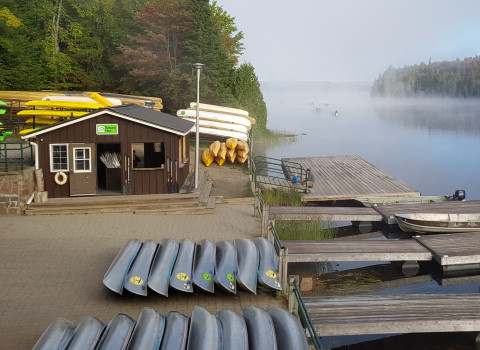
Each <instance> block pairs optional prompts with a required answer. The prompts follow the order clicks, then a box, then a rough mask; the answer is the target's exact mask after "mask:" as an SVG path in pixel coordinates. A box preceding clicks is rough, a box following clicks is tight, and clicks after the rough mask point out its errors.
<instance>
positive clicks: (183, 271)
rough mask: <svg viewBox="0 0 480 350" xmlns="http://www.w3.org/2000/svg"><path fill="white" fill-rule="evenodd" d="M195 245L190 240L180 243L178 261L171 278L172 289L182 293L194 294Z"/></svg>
mask: <svg viewBox="0 0 480 350" xmlns="http://www.w3.org/2000/svg"><path fill="white" fill-rule="evenodd" d="M194 251H195V243H194V242H192V241H191V240H189V239H184V240H182V241H181V242H180V248H179V249H178V255H177V260H176V261H175V265H174V266H173V270H172V276H170V287H172V288H175V289H177V290H180V291H182V292H187V293H193V286H192V268H193V254H194Z"/></svg>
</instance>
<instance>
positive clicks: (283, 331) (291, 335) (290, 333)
mask: <svg viewBox="0 0 480 350" xmlns="http://www.w3.org/2000/svg"><path fill="white" fill-rule="evenodd" d="M267 312H268V314H269V315H270V317H271V318H272V322H273V326H274V327H275V334H276V337H277V345H278V350H308V343H307V338H306V336H305V331H304V330H303V328H302V325H301V324H300V321H299V320H298V319H297V318H296V317H295V316H293V315H292V314H291V313H289V312H288V311H286V310H284V309H282V308H279V307H269V308H267Z"/></svg>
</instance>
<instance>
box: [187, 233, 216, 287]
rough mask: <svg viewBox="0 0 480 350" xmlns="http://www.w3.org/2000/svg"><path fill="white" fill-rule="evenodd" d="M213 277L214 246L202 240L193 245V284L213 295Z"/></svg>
mask: <svg viewBox="0 0 480 350" xmlns="http://www.w3.org/2000/svg"><path fill="white" fill-rule="evenodd" d="M214 277H215V245H214V244H213V243H212V242H210V241H208V240H206V239H205V240H202V241H200V242H197V244H196V245H195V256H194V262H193V278H192V281H193V284H194V285H196V286H197V287H199V288H201V289H203V290H205V291H207V292H210V293H213V292H214V281H213V279H214Z"/></svg>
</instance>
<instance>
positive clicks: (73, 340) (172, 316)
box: [33, 306, 308, 350]
mask: <svg viewBox="0 0 480 350" xmlns="http://www.w3.org/2000/svg"><path fill="white" fill-rule="evenodd" d="M47 349H58V350H79V349H96V350H107V349H108V350H111V349H128V350H133V349H142V350H150V349H152V350H154V349H155V350H157V349H159V350H173V349H175V350H184V349H186V350H220V349H222V350H248V349H250V350H257V349H258V350H276V349H278V350H283V349H288V350H307V349H308V343H307V339H306V337H305V332H304V330H303V328H302V326H301V324H300V322H299V321H298V319H297V318H296V317H294V316H293V315H292V314H290V313H289V312H287V311H286V310H283V309H281V308H278V307H269V308H267V310H263V309H261V308H258V307H255V306H247V307H245V308H244V309H243V313H242V314H239V313H236V312H234V311H231V310H220V311H219V312H218V313H217V315H216V316H215V315H213V314H211V313H210V312H208V311H207V310H205V309H203V308H201V307H199V306H195V308H194V310H193V312H192V316H191V317H187V316H185V315H183V314H181V313H179V312H169V313H168V314H167V315H166V316H163V315H161V314H160V313H158V312H157V311H155V310H153V309H150V308H145V309H143V311H142V312H141V313H140V316H139V317H138V320H137V321H135V320H133V319H132V318H130V317H129V316H128V315H125V314H117V315H116V316H115V317H114V318H113V319H112V320H111V321H110V322H109V323H108V325H106V324H105V323H104V322H102V321H101V320H99V319H98V318H96V317H86V318H84V319H83V320H82V322H80V323H79V324H78V325H77V326H75V325H74V324H72V323H71V322H69V321H67V320H65V319H61V318H60V319H57V320H56V321H54V322H53V323H52V324H50V326H49V327H48V328H47V329H46V330H45V332H44V333H43V335H42V336H41V337H40V339H39V340H38V341H37V343H36V344H35V346H34V348H33V350H47Z"/></svg>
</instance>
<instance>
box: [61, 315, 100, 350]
mask: <svg viewBox="0 0 480 350" xmlns="http://www.w3.org/2000/svg"><path fill="white" fill-rule="evenodd" d="M105 327H106V325H105V323H103V322H102V321H100V320H99V319H98V318H96V317H92V316H87V317H85V318H84V319H83V320H82V322H80V323H79V324H78V326H77V328H75V332H74V333H73V337H72V340H71V341H70V344H69V345H68V350H92V349H95V346H96V345H97V343H98V342H99V341H100V338H101V336H102V334H103V331H104V330H105Z"/></svg>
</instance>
